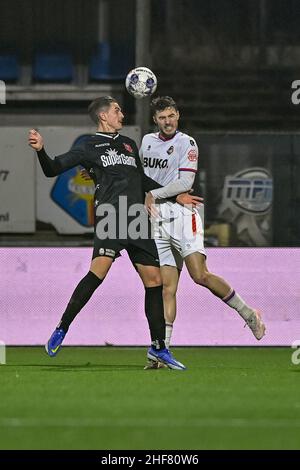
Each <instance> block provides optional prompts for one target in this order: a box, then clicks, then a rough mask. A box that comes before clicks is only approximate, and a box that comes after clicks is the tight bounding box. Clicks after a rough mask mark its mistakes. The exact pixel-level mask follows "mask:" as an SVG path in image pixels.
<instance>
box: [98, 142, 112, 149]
mask: <svg viewBox="0 0 300 470" xmlns="http://www.w3.org/2000/svg"><path fill="white" fill-rule="evenodd" d="M109 146H110V142H104V143H103V144H95V148H96V147H109Z"/></svg>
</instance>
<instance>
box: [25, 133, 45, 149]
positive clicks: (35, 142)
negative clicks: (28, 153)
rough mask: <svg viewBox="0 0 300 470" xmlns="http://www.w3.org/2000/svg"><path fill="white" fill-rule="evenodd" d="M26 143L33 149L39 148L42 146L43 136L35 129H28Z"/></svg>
mask: <svg viewBox="0 0 300 470" xmlns="http://www.w3.org/2000/svg"><path fill="white" fill-rule="evenodd" d="M28 145H30V147H31V148H33V149H34V150H41V149H42V148H43V147H44V141H43V137H42V136H41V134H39V133H38V131H36V130H35V129H30V131H29V134H28Z"/></svg>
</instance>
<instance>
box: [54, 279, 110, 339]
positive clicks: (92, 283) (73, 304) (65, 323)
mask: <svg viewBox="0 0 300 470" xmlns="http://www.w3.org/2000/svg"><path fill="white" fill-rule="evenodd" d="M102 281H103V279H99V277H97V276H96V274H94V273H92V271H89V272H88V273H87V275H86V276H85V277H84V278H83V279H81V281H80V282H79V284H78V286H77V287H76V289H75V290H74V292H73V295H72V297H71V299H70V301H69V303H68V306H67V308H66V310H65V313H64V314H63V316H62V317H61V321H60V323H59V325H58V326H57V328H62V329H63V330H64V331H65V332H66V333H67V331H68V329H69V326H70V325H71V323H72V321H73V320H74V318H75V317H76V315H77V314H78V313H79V312H80V310H81V309H82V307H84V306H85V304H86V303H87V301H88V300H89V299H90V298H91V296H92V295H93V293H94V292H95V290H96V289H97V287H99V286H100V284H101V282H102Z"/></svg>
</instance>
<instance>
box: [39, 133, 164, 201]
mask: <svg viewBox="0 0 300 470" xmlns="http://www.w3.org/2000/svg"><path fill="white" fill-rule="evenodd" d="M37 153H38V158H39V161H40V164H41V166H42V169H43V171H44V173H45V175H46V176H56V175H58V174H60V173H63V172H64V171H66V170H68V169H70V168H73V167H75V166H77V165H82V166H83V167H84V168H85V169H87V170H88V171H89V172H90V174H91V175H92V177H93V179H94V182H95V205H96V206H98V205H99V204H104V203H106V204H112V205H113V206H115V207H116V209H117V210H118V204H119V196H126V197H127V204H128V206H130V205H131V204H137V203H138V204H143V202H144V196H145V192H148V191H150V190H151V189H156V188H160V187H161V185H160V184H158V183H156V182H155V181H154V180H152V179H151V178H149V177H147V176H146V175H145V174H144V171H143V168H142V165H141V161H140V158H139V152H138V148H137V145H136V143H135V142H134V140H132V139H130V138H129V137H126V136H124V135H121V134H119V133H116V134H108V133H100V132H97V133H96V134H95V135H92V136H91V137H90V138H89V139H87V140H85V141H84V142H83V143H82V144H81V145H78V146H77V147H74V148H72V149H71V150H70V151H69V152H67V153H64V154H62V155H58V156H56V157H55V158H54V159H51V158H50V157H49V156H48V155H47V154H46V152H45V150H44V149H42V150H41V151H39V152H37Z"/></svg>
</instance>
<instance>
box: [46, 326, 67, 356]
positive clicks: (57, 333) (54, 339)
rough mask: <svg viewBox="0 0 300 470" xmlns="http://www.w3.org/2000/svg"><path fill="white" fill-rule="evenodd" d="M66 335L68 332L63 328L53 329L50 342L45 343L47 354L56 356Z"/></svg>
mask: <svg viewBox="0 0 300 470" xmlns="http://www.w3.org/2000/svg"><path fill="white" fill-rule="evenodd" d="M65 336H66V333H65V332H64V330H62V329H61V328H56V329H55V330H54V331H53V333H52V335H51V336H50V339H49V341H48V343H47V344H46V345H45V349H46V351H47V354H49V356H51V357H53V356H56V354H57V353H58V351H59V350H60V347H61V343H62V342H63V339H64V337H65Z"/></svg>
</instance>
